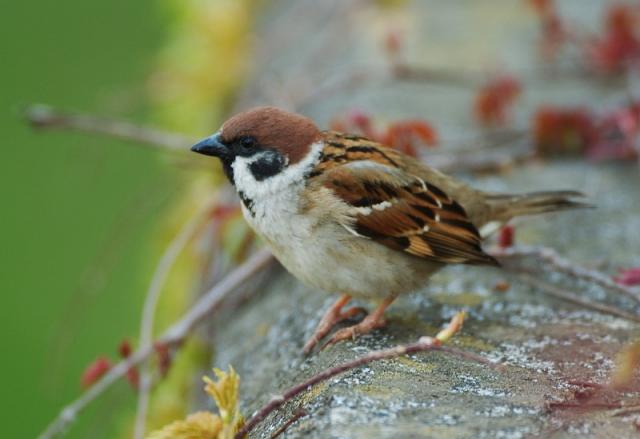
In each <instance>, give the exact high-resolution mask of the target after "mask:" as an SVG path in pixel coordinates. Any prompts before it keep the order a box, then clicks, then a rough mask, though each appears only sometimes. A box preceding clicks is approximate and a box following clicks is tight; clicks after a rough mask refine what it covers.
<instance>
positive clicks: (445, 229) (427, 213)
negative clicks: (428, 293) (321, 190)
mask: <svg viewBox="0 0 640 439" xmlns="http://www.w3.org/2000/svg"><path fill="white" fill-rule="evenodd" d="M383 152H384V151H383ZM320 179H321V181H322V185H323V186H325V187H326V188H328V189H330V190H332V191H333V193H334V194H335V195H336V196H337V197H339V198H340V199H341V200H343V201H344V202H345V203H347V205H349V206H350V208H349V215H350V216H351V217H352V218H353V220H354V221H353V223H352V224H345V225H344V226H345V227H346V228H347V229H348V230H350V231H351V232H352V233H354V234H357V235H359V236H363V237H367V238H370V239H373V240H375V241H377V242H379V243H380V244H383V245H385V246H387V247H389V248H392V249H395V250H399V251H404V252H407V253H409V254H412V255H415V256H419V257H422V258H426V259H430V260H433V261H436V262H442V263H464V264H487V265H497V262H496V260H495V259H494V258H493V257H491V256H490V255H488V254H486V253H485V252H484V251H483V250H482V248H481V247H480V241H481V240H480V235H479V233H478V230H477V229H476V227H475V226H474V225H473V224H472V223H471V221H470V220H469V218H468V217H467V214H466V212H465V210H464V208H463V207H462V206H461V205H460V204H459V203H457V202H456V201H455V200H453V199H451V198H450V197H449V196H448V195H447V194H446V193H445V192H444V191H443V190H441V189H440V188H438V187H436V186H435V185H433V184H430V183H429V182H427V181H424V180H423V179H421V178H420V177H417V176H413V175H407V173H406V172H403V171H402V170H400V169H399V168H397V167H394V166H393V165H389V164H383V163H382V160H373V161H372V160H362V159H361V160H360V161H349V162H347V163H344V164H341V165H338V166H333V167H330V168H329V169H326V170H324V171H323V174H322V176H321V177H320Z"/></svg>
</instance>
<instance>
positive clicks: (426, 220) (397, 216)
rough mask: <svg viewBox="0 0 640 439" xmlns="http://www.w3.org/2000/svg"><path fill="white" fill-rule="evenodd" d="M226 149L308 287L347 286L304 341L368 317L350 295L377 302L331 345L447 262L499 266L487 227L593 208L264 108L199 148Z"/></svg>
mask: <svg viewBox="0 0 640 439" xmlns="http://www.w3.org/2000/svg"><path fill="white" fill-rule="evenodd" d="M191 149H192V151H195V152H198V153H200V154H204V155H208V156H213V157H217V158H218V159H219V160H220V161H221V162H222V168H223V170H224V173H225V174H226V176H227V178H228V179H229V181H230V182H231V184H232V185H233V186H234V187H235V189H236V191H237V193H238V195H239V197H240V200H241V201H242V212H243V215H244V218H245V219H246V221H247V222H248V223H249V225H250V226H251V227H252V228H253V229H254V230H255V232H256V233H257V234H258V235H259V236H260V237H261V238H262V239H263V240H264V242H265V243H266V244H267V245H268V246H269V248H270V249H271V251H272V252H273V255H274V256H275V257H276V258H277V259H278V260H279V261H280V263H281V264H282V265H283V266H284V267H285V268H286V269H287V270H288V271H289V272H290V273H292V274H293V275H294V276H296V277H297V278H298V279H300V280H301V281H303V282H304V283H306V284H308V285H310V286H312V287H314V288H316V289H319V290H323V291H325V292H328V293H333V294H336V293H337V294H340V297H339V298H338V299H337V301H336V302H335V303H334V304H333V305H332V306H331V307H330V308H329V309H328V310H327V312H326V313H325V314H324V316H323V317H322V318H321V319H320V322H319V324H318V327H317V328H316V331H315V333H314V334H313V336H312V337H311V338H310V339H309V340H308V341H307V343H306V344H305V346H304V351H305V353H309V352H310V351H312V350H313V348H314V347H315V346H316V345H317V343H319V342H320V341H321V340H322V339H323V338H325V337H326V336H327V335H328V334H329V333H330V332H331V331H332V329H333V328H334V326H335V325H336V324H338V323H339V322H342V321H343V320H345V319H349V318H352V317H354V316H356V315H358V314H360V313H361V312H362V311H363V310H362V308H357V307H352V308H348V309H345V307H346V306H347V303H348V302H349V301H350V300H351V299H352V298H353V297H356V298H360V299H367V300H371V301H374V302H377V307H376V308H375V309H374V311H373V312H371V313H370V314H367V315H366V316H365V317H364V319H363V320H361V321H360V322H359V323H357V324H355V325H353V326H350V327H346V328H342V329H340V330H338V331H337V332H335V333H334V334H333V335H332V336H331V337H330V339H329V340H328V341H327V342H326V343H325V344H324V346H323V347H326V346H328V345H330V344H334V343H336V342H339V341H341V340H346V339H352V338H355V337H356V336H358V335H361V334H366V333H368V332H370V331H372V330H373V329H375V328H379V327H381V326H383V325H384V324H385V320H384V312H385V310H386V309H387V308H388V307H389V305H391V303H392V302H393V301H394V300H395V299H396V298H397V297H398V296H399V295H401V294H406V293H409V292H413V291H416V290H418V289H420V288H422V287H423V286H424V285H425V283H426V282H427V280H428V279H429V277H430V276H431V275H433V273H435V272H436V271H437V270H439V269H441V268H443V267H444V266H446V265H448V264H469V265H488V266H498V265H499V264H498V262H497V261H496V259H495V258H493V257H492V256H491V255H489V254H487V253H486V252H485V251H484V250H483V249H482V247H481V242H482V239H483V236H484V235H485V233H481V231H483V230H485V229H486V230H491V229H492V230H495V229H496V228H497V227H495V226H496V224H498V225H499V224H503V223H505V222H507V221H508V220H509V219H511V218H513V217H515V216H521V215H530V214H539V213H545V212H552V211H557V210H564V209H572V208H580V207H587V206H588V205H587V204H585V203H582V202H580V201H576V200H574V199H575V198H577V197H583V194H581V193H580V192H576V191H544V192H532V193H525V194H505V193H492V192H485V191H481V190H477V189H474V188H472V187H470V186H469V185H467V184H465V183H464V182H462V181H459V180H457V179H455V178H453V177H450V176H448V175H445V174H443V173H441V172H439V171H437V170H435V169H432V168H430V167H428V166H426V165H425V164H423V163H422V162H420V161H418V160H417V159H415V158H412V157H410V156H408V155H405V154H402V153H400V152H399V151H396V150H394V149H392V148H389V147H386V146H384V145H381V144H379V143H376V142H374V141H371V140H369V139H367V138H365V137H362V136H358V135H352V134H344V133H339V132H335V131H322V130H320V129H319V128H318V127H317V126H316V124H315V123H314V122H313V121H312V120H311V119H309V118H307V117H304V116H302V115H299V114H295V113H290V112H287V111H284V110H281V109H279V108H275V107H258V108H254V109H251V110H248V111H245V112H243V113H239V114H237V115H235V116H233V117H231V118H230V119H229V120H227V121H226V122H225V123H224V124H223V125H222V128H221V129H220V130H219V131H217V132H216V133H214V134H213V135H211V136H209V137H207V138H205V139H204V140H202V141H200V142H199V143H197V144H196V145H194V146H193V147H192V148H191Z"/></svg>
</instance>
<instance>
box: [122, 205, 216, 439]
mask: <svg viewBox="0 0 640 439" xmlns="http://www.w3.org/2000/svg"><path fill="white" fill-rule="evenodd" d="M204 205H205V207H204V208H203V209H201V210H200V211H199V212H198V213H197V214H196V215H194V216H193V217H192V218H191V219H190V220H189V221H187V223H186V224H185V225H184V226H183V227H182V229H181V230H180V232H179V233H178V235H177V236H176V237H175V238H174V239H173V240H172V241H171V242H170V243H169V246H168V247H167V249H166V250H165V251H164V253H163V254H162V257H161V258H160V262H158V265H157V266H156V269H155V271H154V273H153V276H152V278H151V283H150V284H149V289H148V290H147V295H146V298H145V301H144V306H143V308H142V318H141V323H140V338H139V344H140V345H141V346H146V345H150V344H151V343H152V341H153V322H154V316H155V313H156V307H157V304H158V300H159V299H160V293H161V292H162V287H163V286H164V284H165V280H166V279H167V276H168V274H169V271H170V270H171V268H172V267H173V266H174V264H175V262H176V260H177V259H178V256H179V255H180V253H182V250H184V248H185V247H186V245H187V243H188V242H189V241H190V240H191V238H192V237H193V236H194V235H195V233H196V231H197V230H198V228H199V227H200V226H201V225H202V223H203V222H204V221H205V220H206V219H207V218H208V215H209V213H210V211H211V208H212V205H213V201H209V202H205V204H204ZM150 390H151V365H150V363H149V362H148V361H146V360H144V361H142V364H141V373H140V389H139V391H138V408H137V413H136V421H135V427H134V435H133V437H134V438H135V439H143V438H144V433H145V429H146V419H147V409H148V406H149V392H150Z"/></svg>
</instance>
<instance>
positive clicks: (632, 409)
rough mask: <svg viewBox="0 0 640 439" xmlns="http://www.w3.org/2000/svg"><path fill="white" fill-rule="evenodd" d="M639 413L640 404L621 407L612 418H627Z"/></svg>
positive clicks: (614, 412) (612, 413)
mask: <svg viewBox="0 0 640 439" xmlns="http://www.w3.org/2000/svg"><path fill="white" fill-rule="evenodd" d="M638 412H640V404H636V405H632V406H626V407H621V408H619V409H617V410H614V411H613V412H611V416H626V415H632V414H634V413H638Z"/></svg>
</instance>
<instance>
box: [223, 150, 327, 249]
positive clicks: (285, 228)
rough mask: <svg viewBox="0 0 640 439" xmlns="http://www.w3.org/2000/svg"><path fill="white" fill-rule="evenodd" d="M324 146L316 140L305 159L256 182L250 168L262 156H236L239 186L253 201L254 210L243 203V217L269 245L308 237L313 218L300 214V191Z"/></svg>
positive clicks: (235, 165)
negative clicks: (306, 175)
mask: <svg viewBox="0 0 640 439" xmlns="http://www.w3.org/2000/svg"><path fill="white" fill-rule="evenodd" d="M322 147H323V144H322V143H320V142H317V143H314V144H313V145H311V148H310V151H309V153H308V154H307V156H306V157H305V158H304V159H302V160H301V161H299V162H298V163H296V164H293V165H290V166H287V167H286V168H285V169H284V170H283V171H282V172H280V173H279V174H277V175H274V176H272V177H269V178H267V179H265V180H263V181H256V179H255V178H254V176H253V174H252V173H251V171H250V169H249V165H250V164H251V163H252V162H253V161H255V160H257V159H258V158H259V157H237V158H236V160H235V161H234V162H233V164H232V168H233V177H234V181H235V185H236V189H237V190H238V192H241V193H242V194H243V196H244V197H246V198H248V199H250V200H251V201H252V206H251V212H249V210H248V209H247V208H246V206H243V213H244V216H245V218H246V219H247V221H248V222H249V224H250V225H251V226H252V227H253V228H254V229H255V230H256V231H257V232H258V233H259V234H260V235H262V236H263V237H264V238H265V239H266V240H267V241H269V244H278V243H280V244H285V243H286V244H291V243H292V241H298V240H302V239H308V238H309V234H310V231H311V226H312V222H313V221H312V220H311V219H310V218H307V217H306V216H302V215H299V214H298V212H299V209H300V192H301V191H302V190H303V189H304V185H305V174H306V173H307V172H308V171H309V170H310V169H311V168H313V166H315V164H316V163H317V162H318V160H319V158H320V152H321V151H322Z"/></svg>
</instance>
